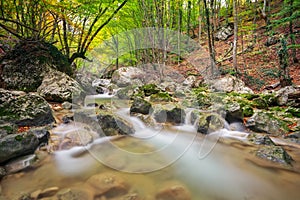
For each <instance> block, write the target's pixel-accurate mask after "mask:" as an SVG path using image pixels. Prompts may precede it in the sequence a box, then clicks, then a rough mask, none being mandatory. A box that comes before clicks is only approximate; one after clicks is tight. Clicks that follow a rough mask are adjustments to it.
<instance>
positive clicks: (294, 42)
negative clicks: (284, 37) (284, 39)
mask: <svg viewBox="0 0 300 200" xmlns="http://www.w3.org/2000/svg"><path fill="white" fill-rule="evenodd" d="M293 3H294V0H290V17H291V16H292V15H293V11H294V9H293ZM289 29H290V39H291V44H292V45H293V46H294V45H295V44H296V41H295V35H294V30H293V20H292V19H291V20H290V22H289ZM292 58H293V63H298V59H297V55H296V48H294V47H293V48H292Z"/></svg>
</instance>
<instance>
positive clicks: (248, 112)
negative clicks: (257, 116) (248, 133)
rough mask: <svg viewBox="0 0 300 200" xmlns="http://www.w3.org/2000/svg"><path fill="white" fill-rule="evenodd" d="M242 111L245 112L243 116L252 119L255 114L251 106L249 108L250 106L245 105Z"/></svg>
mask: <svg viewBox="0 0 300 200" xmlns="http://www.w3.org/2000/svg"><path fill="white" fill-rule="evenodd" d="M242 111H243V116H244V117H251V116H252V115H253V114H254V110H253V108H252V107H251V106H249V105H245V106H244V107H243V108H242Z"/></svg>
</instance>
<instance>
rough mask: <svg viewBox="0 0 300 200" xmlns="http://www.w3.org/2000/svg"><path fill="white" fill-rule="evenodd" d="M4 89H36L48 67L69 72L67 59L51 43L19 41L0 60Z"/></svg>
mask: <svg viewBox="0 0 300 200" xmlns="http://www.w3.org/2000/svg"><path fill="white" fill-rule="evenodd" d="M0 64H1V65H3V70H2V74H1V75H2V80H1V81H3V83H2V84H1V85H3V86H4V87H5V88H6V89H12V90H21V91H26V92H32V91H36V89H37V88H38V87H39V86H40V85H41V83H42V81H43V78H44V76H45V74H47V70H48V68H53V69H57V70H60V71H63V72H65V73H68V74H71V73H72V67H71V66H70V64H69V63H68V59H67V58H66V57H65V56H64V55H63V54H62V53H61V52H60V51H59V50H58V49H57V48H56V47H55V46H53V45H52V44H49V43H46V42H43V41H28V40H24V41H20V42H19V43H18V44H17V45H16V46H15V47H14V48H13V49H12V50H11V51H9V52H7V54H6V55H5V56H4V57H3V58H2V59H1V60H0Z"/></svg>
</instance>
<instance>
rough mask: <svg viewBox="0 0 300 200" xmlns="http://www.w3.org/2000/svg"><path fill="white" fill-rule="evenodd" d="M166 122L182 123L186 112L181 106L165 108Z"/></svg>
mask: <svg viewBox="0 0 300 200" xmlns="http://www.w3.org/2000/svg"><path fill="white" fill-rule="evenodd" d="M166 114H167V122H169V123H172V124H183V123H184V121H185V117H186V113H185V111H184V110H183V109H182V108H178V107H176V108H173V109H172V110H167V112H166Z"/></svg>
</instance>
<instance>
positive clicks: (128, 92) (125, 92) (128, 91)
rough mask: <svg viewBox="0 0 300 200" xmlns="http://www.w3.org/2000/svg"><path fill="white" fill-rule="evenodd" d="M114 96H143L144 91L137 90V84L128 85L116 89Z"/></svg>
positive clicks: (123, 97)
mask: <svg viewBox="0 0 300 200" xmlns="http://www.w3.org/2000/svg"><path fill="white" fill-rule="evenodd" d="M116 96H117V97H118V98H119V99H133V98H134V97H143V96H144V93H143V92H142V91H141V90H139V87H138V86H134V85H129V86H127V87H124V88H120V89H119V90H118V91H117V94H116Z"/></svg>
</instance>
